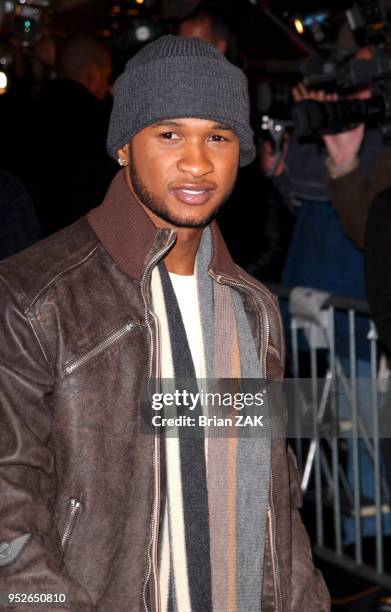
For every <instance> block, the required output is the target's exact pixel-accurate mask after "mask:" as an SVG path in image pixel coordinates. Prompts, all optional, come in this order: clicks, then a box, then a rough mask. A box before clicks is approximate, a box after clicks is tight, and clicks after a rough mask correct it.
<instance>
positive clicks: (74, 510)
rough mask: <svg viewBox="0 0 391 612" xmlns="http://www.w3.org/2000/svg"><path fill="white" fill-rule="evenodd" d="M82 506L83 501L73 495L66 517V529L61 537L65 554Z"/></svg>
mask: <svg viewBox="0 0 391 612" xmlns="http://www.w3.org/2000/svg"><path fill="white" fill-rule="evenodd" d="M80 507H81V501H80V500H79V499H78V498H77V497H71V498H70V499H69V501H68V511H67V515H66V518H65V525H64V531H63V534H62V538H61V547H62V551H63V554H64V553H65V549H66V547H67V544H68V541H69V538H70V535H71V533H72V530H73V527H74V526H75V522H76V517H77V514H78V512H79V510H80Z"/></svg>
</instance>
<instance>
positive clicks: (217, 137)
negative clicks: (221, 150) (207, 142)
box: [210, 134, 228, 142]
mask: <svg viewBox="0 0 391 612" xmlns="http://www.w3.org/2000/svg"><path fill="white" fill-rule="evenodd" d="M210 138H211V140H212V142H226V141H227V140H228V138H225V137H224V136H220V134H213V136H211V137H210Z"/></svg>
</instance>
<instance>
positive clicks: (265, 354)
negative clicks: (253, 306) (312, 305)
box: [210, 271, 270, 378]
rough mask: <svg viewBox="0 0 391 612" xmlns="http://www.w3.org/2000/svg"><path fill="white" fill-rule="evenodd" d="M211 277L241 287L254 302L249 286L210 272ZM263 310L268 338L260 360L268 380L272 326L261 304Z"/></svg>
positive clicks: (261, 351)
mask: <svg viewBox="0 0 391 612" xmlns="http://www.w3.org/2000/svg"><path fill="white" fill-rule="evenodd" d="M210 275H211V276H212V278H214V279H215V280H216V281H217V282H218V283H220V284H227V285H230V286H231V287H239V288H240V289H243V291H244V292H245V293H247V295H250V297H251V298H252V300H254V298H253V296H252V294H251V291H249V288H248V286H247V285H244V284H243V283H238V282H237V281H234V280H232V279H231V278H228V277H226V276H223V275H222V274H218V275H216V274H214V272H212V271H210ZM224 281H225V283H224ZM261 309H262V320H263V324H264V327H265V332H266V333H265V336H266V337H265V341H263V342H262V346H261V347H260V350H259V353H260V359H261V363H262V368H263V371H262V372H261V374H262V375H263V376H264V377H265V378H266V377H267V364H266V358H267V352H268V347H269V338H270V324H269V316H268V314H267V310H266V307H265V306H264V304H261ZM262 340H263V339H262Z"/></svg>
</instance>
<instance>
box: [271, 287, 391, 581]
mask: <svg viewBox="0 0 391 612" xmlns="http://www.w3.org/2000/svg"><path fill="white" fill-rule="evenodd" d="M269 288H270V289H271V290H272V291H273V293H275V294H276V295H278V296H279V298H280V302H281V303H286V304H288V305H289V306H288V309H289V315H287V317H289V325H290V341H289V338H288V339H287V340H288V346H289V351H288V352H289V356H290V365H291V374H292V377H293V381H294V382H295V383H297V385H296V386H295V385H294V388H295V389H296V390H295V393H294V396H295V399H294V404H295V410H294V412H295V416H294V419H295V425H294V430H295V440H294V444H295V446H296V454H297V459H298V464H299V469H300V471H301V475H302V490H303V493H304V495H305V496H306V497H307V498H308V500H311V501H313V503H314V508H315V510H314V512H315V523H316V543H315V546H314V552H315V553H316V554H317V555H318V556H319V557H321V558H323V559H325V560H326V561H328V562H329V563H332V564H334V565H336V566H339V567H342V568H344V569H345V570H347V571H350V572H353V573H354V574H356V575H359V576H361V577H363V578H365V579H367V580H369V581H372V582H374V583H375V584H378V585H379V586H382V587H385V588H387V589H391V574H389V573H386V571H385V549H384V526H385V522H386V520H387V521H389V524H390V525H389V526H388V527H387V530H388V531H387V533H388V534H389V533H390V526H391V521H390V519H391V515H390V507H389V492H388V487H387V482H386V479H385V476H384V473H383V469H382V455H381V446H380V437H379V410H380V407H381V404H382V402H383V401H384V394H382V393H381V392H380V391H379V385H378V369H379V355H378V342H377V335H376V330H375V327H374V324H373V322H372V321H370V320H369V316H368V305H367V303H366V302H364V301H361V300H354V299H348V298H342V297H339V296H334V295H329V294H325V293H322V292H318V291H316V290H312V289H305V288H295V289H288V288H286V287H281V286H276V285H269ZM295 292H296V293H295ZM285 310H287V309H286V308H285ZM337 312H342V313H344V316H343V317H342V321H341V316H340V318H339V320H338V325H339V328H340V327H341V323H342V324H343V325H346V330H345V336H344V337H345V338H346V343H345V355H344V357H343V358H342V357H341V355H340V354H339V352H338V350H337V347H336V329H335V320H336V313H337ZM358 315H365V316H366V317H368V334H366V338H365V336H364V341H365V342H367V357H366V363H365V364H364V365H366V366H367V372H368V374H367V378H365V379H362V378H361V376H362V372H359V371H358V363H359V361H358V355H357V317H358ZM287 317H285V318H286V319H287ZM301 336H305V337H306V340H307V346H306V352H307V355H308V356H309V359H307V360H306V367H307V378H308V379H309V380H308V381H307V382H308V383H309V385H307V387H306V388H307V393H305V392H304V391H303V387H302V385H301V380H302V377H303V373H302V369H303V366H302V360H301V355H302V352H300V350H299V348H300V342H302V339H301ZM361 340H362V338H361ZM364 361H365V360H364ZM307 362H308V363H307ZM322 368H323V369H322ZM360 375H361V376H360ZM308 388H309V392H308ZM336 388H338V393H336V392H335V390H336ZM341 398H343V400H342V401H341ZM291 405H292V403H291ZM303 419H307V420H308V419H310V420H311V422H312V429H311V431H312V434H311V436H310V437H309V438H308V437H307V438H305V437H303V436H302V435H301V429H302V422H303ZM382 435H387V432H382ZM364 455H365V456H366V461H367V468H366V469H365V470H364V471H365V472H366V473H365V474H364V473H363V468H362V463H363V456H364ZM347 457H348V460H347ZM368 465H369V467H368ZM363 476H365V478H366V486H367V488H368V483H369V488H370V489H371V495H370V496H369V499H368V491H366V495H364V494H363V491H362V477H363ZM369 521H372V523H371V525H372V533H370V535H369V536H368V538H365V543H366V544H367V543H368V541H370V542H371V544H373V547H372V548H373V551H372V550H371V553H370V555H368V554H366V549H367V548H366V547H364V546H363V543H364V536H365V535H368V534H366V533H363V532H364V531H365V529H364V528H365V527H366V526H367V524H368V523H369ZM347 530H350V535H351V539H350V541H348V542H346V531H347ZM388 571H391V570H390V569H388Z"/></svg>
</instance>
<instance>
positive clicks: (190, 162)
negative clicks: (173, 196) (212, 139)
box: [177, 143, 213, 178]
mask: <svg viewBox="0 0 391 612" xmlns="http://www.w3.org/2000/svg"><path fill="white" fill-rule="evenodd" d="M177 165H178V169H179V170H180V171H181V172H186V173H188V174H191V175H192V176H194V177H195V178H200V177H202V176H205V175H206V174H209V173H210V172H212V171H213V163H212V160H211V158H210V153H209V152H208V150H207V147H206V145H205V144H204V143H198V144H190V143H189V144H186V145H185V147H184V149H183V151H182V155H181V157H180V159H179V160H178V163H177Z"/></svg>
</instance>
